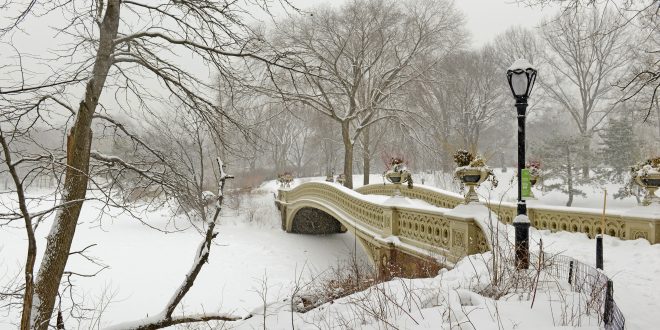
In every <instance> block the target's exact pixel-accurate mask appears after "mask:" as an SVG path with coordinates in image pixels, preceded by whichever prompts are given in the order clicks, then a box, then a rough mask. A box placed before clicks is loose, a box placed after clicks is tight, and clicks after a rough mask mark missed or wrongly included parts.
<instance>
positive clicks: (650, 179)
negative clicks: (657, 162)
mask: <svg viewBox="0 0 660 330" xmlns="http://www.w3.org/2000/svg"><path fill="white" fill-rule="evenodd" d="M635 183H637V184H638V185H640V186H641V187H643V188H644V189H646V195H645V196H644V200H642V205H651V204H653V203H657V204H660V197H658V196H657V195H656V194H655V191H656V190H658V188H660V171H657V170H655V171H654V170H651V171H648V172H646V173H643V174H641V175H637V176H635Z"/></svg>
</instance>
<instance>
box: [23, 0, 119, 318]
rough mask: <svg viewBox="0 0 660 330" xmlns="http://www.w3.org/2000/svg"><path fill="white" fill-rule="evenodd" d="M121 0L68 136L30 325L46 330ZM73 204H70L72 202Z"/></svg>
mask: <svg viewBox="0 0 660 330" xmlns="http://www.w3.org/2000/svg"><path fill="white" fill-rule="evenodd" d="M120 6H121V1H120V0H110V1H108V3H107V6H106V12H105V16H104V18H103V23H102V24H101V30H100V38H99V45H98V50H97V54H96V60H95V63H94V68H93V71H92V78H91V79H90V80H89V81H88V82H87V86H86V89H85V97H84V99H83V101H82V102H80V106H79V108H78V113H77V114H76V121H75V124H74V125H73V127H72V128H71V131H70V133H69V135H68V138H67V165H68V166H67V170H66V177H65V179H64V192H63V193H62V204H68V205H67V206H66V207H63V208H62V209H60V210H58V211H57V213H56V215H55V219H54V220H53V226H52V228H51V231H50V233H49V234H48V236H47V237H46V242H47V243H46V249H45V250H44V256H43V260H42V262H41V267H40V268H39V273H38V275H37V280H36V283H35V297H34V302H33V304H32V306H33V308H32V309H33V313H35V314H34V315H33V316H32V319H33V320H34V321H33V322H32V325H31V328H32V329H38V330H47V329H48V323H49V321H50V318H51V315H52V312H53V306H54V305H55V297H56V296H57V294H58V288H59V285H60V281H61V279H62V273H63V272H64V267H65V266H66V262H67V259H68V257H69V250H70V248H71V242H72V241H73V236H74V234H75V230H76V224H77V222H78V217H79V215H80V210H81V208H82V206H83V200H84V199H85V195H86V193H87V183H88V181H89V178H88V176H87V175H88V172H89V152H90V148H91V142H92V130H91V124H92V115H93V114H94V111H95V110H96V106H97V105H98V100H99V97H100V95H101V91H102V90H103V86H104V84H105V80H106V77H107V75H108V71H109V69H110V66H111V64H112V59H111V56H112V53H113V50H114V44H113V40H114V39H115V38H116V37H117V29H118V27H119V10H120ZM69 203H70V204H69Z"/></svg>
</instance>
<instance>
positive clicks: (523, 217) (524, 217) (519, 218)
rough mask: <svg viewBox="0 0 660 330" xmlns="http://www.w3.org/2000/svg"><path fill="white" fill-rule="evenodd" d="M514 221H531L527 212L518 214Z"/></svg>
mask: <svg viewBox="0 0 660 330" xmlns="http://www.w3.org/2000/svg"><path fill="white" fill-rule="evenodd" d="M513 223H529V217H528V216H527V215H526V214H518V215H516V217H515V218H513Z"/></svg>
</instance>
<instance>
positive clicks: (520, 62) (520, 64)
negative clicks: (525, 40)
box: [508, 58, 534, 71]
mask: <svg viewBox="0 0 660 330" xmlns="http://www.w3.org/2000/svg"><path fill="white" fill-rule="evenodd" d="M527 69H534V66H533V65H532V63H529V61H527V60H526V59H524V58H519V59H517V60H516V61H515V62H513V64H511V66H510V67H509V69H508V70H509V71H516V70H523V71H525V70H527Z"/></svg>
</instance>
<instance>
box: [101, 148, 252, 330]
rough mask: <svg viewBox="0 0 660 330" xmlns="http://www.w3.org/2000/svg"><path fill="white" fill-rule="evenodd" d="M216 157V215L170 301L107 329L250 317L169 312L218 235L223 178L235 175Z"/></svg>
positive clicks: (149, 329)
mask: <svg viewBox="0 0 660 330" xmlns="http://www.w3.org/2000/svg"><path fill="white" fill-rule="evenodd" d="M217 161H218V166H219V167H220V178H219V180H220V188H219V191H218V196H217V201H216V204H215V215H214V216H213V220H212V221H211V222H209V224H208V229H207V230H206V235H205V236H204V240H203V241H202V242H201V243H200V244H199V247H198V248H197V252H196V253H195V261H194V262H193V265H192V267H191V268H190V270H189V271H188V273H187V274H186V276H185V278H184V280H183V282H182V283H181V285H180V286H179V288H178V289H177V290H176V291H175V292H174V295H172V298H171V299H170V301H169V302H168V303H167V305H166V306H165V309H164V310H163V311H162V312H161V313H160V314H158V315H156V316H153V317H151V318H147V319H142V320H138V321H136V322H129V323H123V324H119V325H116V326H113V327H110V328H107V329H106V330H153V329H161V328H165V327H169V326H173V325H177V324H183V323H195V322H205V321H239V320H245V319H248V318H250V317H252V315H247V316H245V317H239V316H234V315H228V314H199V315H189V316H172V313H174V310H175V309H176V307H177V306H178V305H179V303H180V302H181V300H182V299H183V297H185V295H186V294H187V293H188V291H190V289H191V288H192V286H193V284H195V279H197V275H199V272H200V271H201V270H202V267H204V264H205V263H206V262H208V259H209V254H210V252H211V243H212V241H213V239H214V238H215V237H216V236H217V235H218V233H217V232H215V225H216V224H217V220H218V216H219V215H220V211H221V210H222V202H223V200H224V194H223V192H224V188H225V182H226V180H227V179H233V178H234V177H233V176H231V175H228V174H226V173H225V171H224V164H223V163H222V161H221V160H220V158H217Z"/></svg>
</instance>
